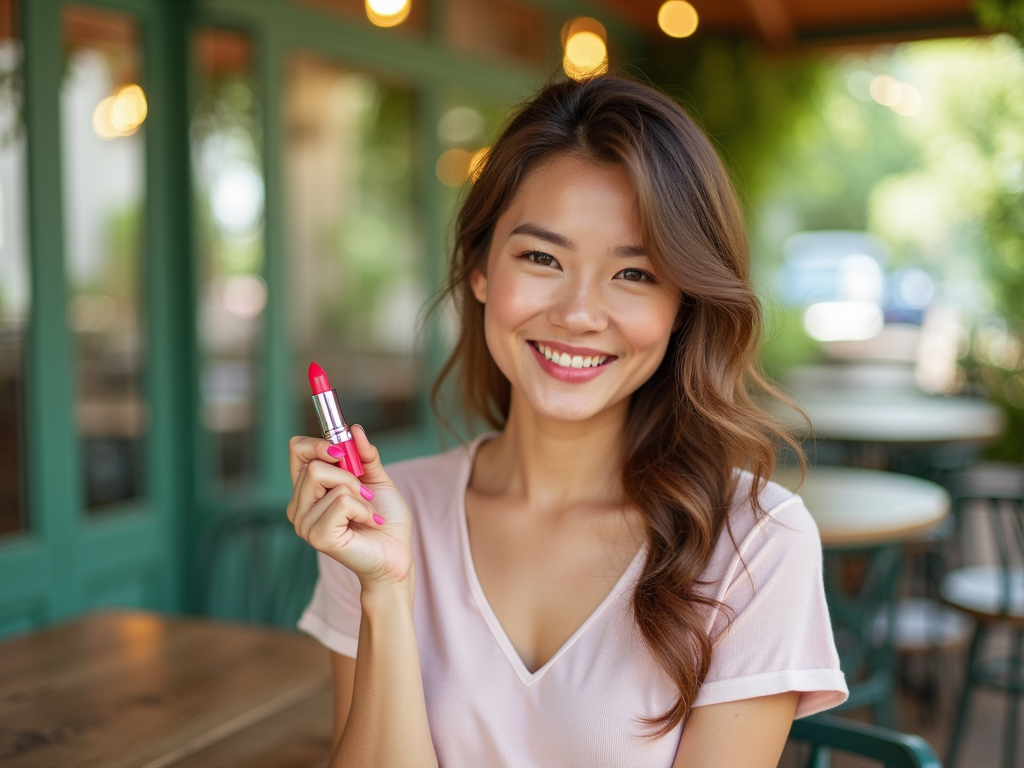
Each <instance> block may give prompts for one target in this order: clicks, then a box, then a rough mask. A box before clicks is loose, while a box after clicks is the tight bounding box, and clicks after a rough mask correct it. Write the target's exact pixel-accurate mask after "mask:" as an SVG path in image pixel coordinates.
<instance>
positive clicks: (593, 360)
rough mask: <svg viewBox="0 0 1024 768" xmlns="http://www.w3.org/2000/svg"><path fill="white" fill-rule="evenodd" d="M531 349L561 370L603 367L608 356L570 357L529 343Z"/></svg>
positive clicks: (538, 344)
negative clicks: (531, 346)
mask: <svg viewBox="0 0 1024 768" xmlns="http://www.w3.org/2000/svg"><path fill="white" fill-rule="evenodd" d="M530 344H532V345H533V348H534V349H536V350H537V351H538V352H540V353H541V354H542V355H544V359H546V360H550V361H551V362H552V363H554V364H555V365H558V366H561V367H562V368H597V367H598V366H599V365H604V363H605V362H607V360H608V358H609V357H610V355H570V354H569V353H568V352H561V353H560V352H558V351H557V350H555V349H552V348H551V347H548V346H545V345H544V344H541V343H540V342H536V341H531V342H530Z"/></svg>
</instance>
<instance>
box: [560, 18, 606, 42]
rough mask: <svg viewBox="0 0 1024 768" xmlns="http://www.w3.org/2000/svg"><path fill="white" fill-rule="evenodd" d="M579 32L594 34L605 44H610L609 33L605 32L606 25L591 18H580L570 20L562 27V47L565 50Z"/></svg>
mask: <svg viewBox="0 0 1024 768" xmlns="http://www.w3.org/2000/svg"><path fill="white" fill-rule="evenodd" d="M578 32H593V33H594V34H595V35H597V36H598V37H600V38H601V39H602V40H603V41H604V42H605V43H607V42H608V32H607V31H606V30H605V28H604V24H602V23H601V22H600V21H598V20H597V19H592V18H590V17H589V16H580V17H578V18H575V19H570V20H569V21H567V22H566V23H565V24H564V25H563V26H562V47H563V48H564V47H565V44H566V43H567V42H568V41H569V38H570V37H572V36H573V35H575V34H576V33H578Z"/></svg>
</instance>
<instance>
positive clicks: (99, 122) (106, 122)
mask: <svg viewBox="0 0 1024 768" xmlns="http://www.w3.org/2000/svg"><path fill="white" fill-rule="evenodd" d="M113 103H114V97H113V96H107V98H105V99H103V100H102V101H101V102H100V103H99V104H97V105H96V109H94V110H93V111H92V129H93V130H94V131H96V135H97V136H99V137H100V138H101V139H116V138H117V137H118V136H120V135H121V134H120V133H119V132H118V130H117V129H116V128H115V127H114V126H113V124H112V123H111V122H110V105H111V104H113Z"/></svg>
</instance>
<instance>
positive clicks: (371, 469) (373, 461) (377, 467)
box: [351, 424, 391, 484]
mask: <svg viewBox="0 0 1024 768" xmlns="http://www.w3.org/2000/svg"><path fill="white" fill-rule="evenodd" d="M351 432H352V440H353V441H354V442H355V444H356V451H358V452H359V461H360V462H362V464H363V474H362V476H361V477H360V478H359V479H360V480H361V481H362V482H364V483H389V484H390V483H391V478H390V477H388V473H387V472H385V471H384V467H383V465H382V464H381V463H380V453H379V452H378V451H377V449H376V448H374V447H373V446H372V445H371V444H370V441H369V440H368V439H367V438H366V432H365V430H364V429H363V428H362V427H361V426H360V425H359V424H353V425H352V429H351Z"/></svg>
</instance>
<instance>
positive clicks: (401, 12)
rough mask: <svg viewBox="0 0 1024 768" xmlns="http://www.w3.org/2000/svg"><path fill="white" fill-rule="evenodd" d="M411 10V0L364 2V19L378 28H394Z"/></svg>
mask: <svg viewBox="0 0 1024 768" xmlns="http://www.w3.org/2000/svg"><path fill="white" fill-rule="evenodd" d="M411 8H412V0H366V17H367V18H368V19H369V20H370V21H371V22H373V23H374V24H376V25H377V26H378V27H396V26H398V25H399V24H401V23H402V22H403V21H405V20H406V19H407V18H409V11H410V9H411Z"/></svg>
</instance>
